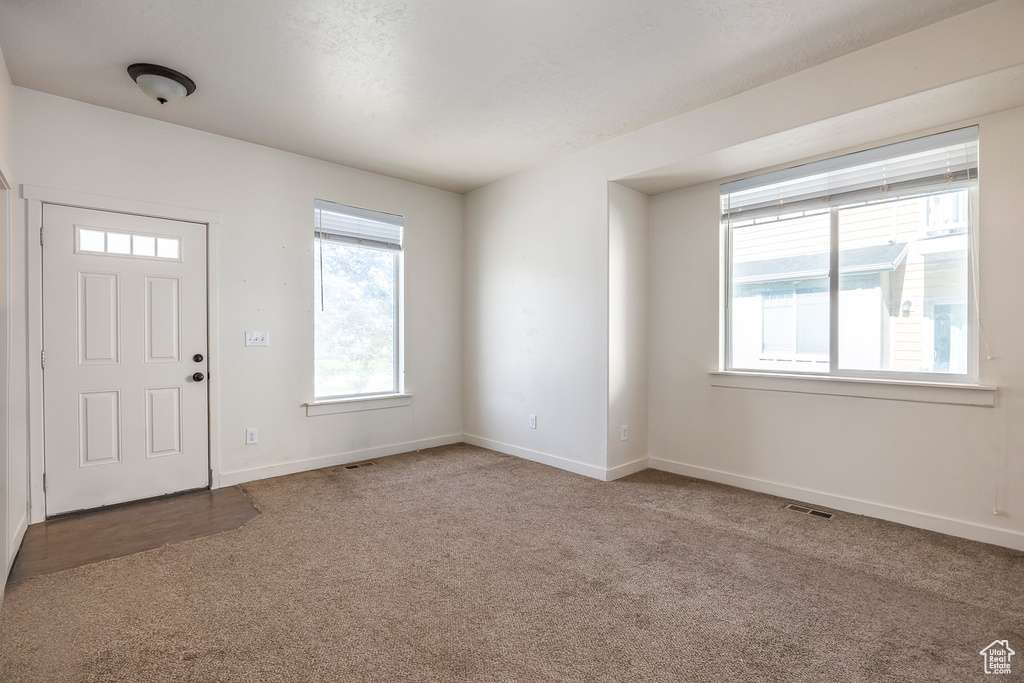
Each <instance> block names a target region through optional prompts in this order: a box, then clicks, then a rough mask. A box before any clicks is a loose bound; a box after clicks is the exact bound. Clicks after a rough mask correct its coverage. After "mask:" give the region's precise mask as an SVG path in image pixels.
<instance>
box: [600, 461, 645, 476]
mask: <svg viewBox="0 0 1024 683" xmlns="http://www.w3.org/2000/svg"><path fill="white" fill-rule="evenodd" d="M650 466H651V459H650V458H638V459H636V460H633V461H632V462H627V463H626V464H624V465H616V466H615V467H611V468H609V469H608V470H606V475H605V479H604V480H605V481H615V480H616V479H621V478H622V477H626V476H629V475H630V474H635V473H637V472H642V471H643V470H646V469H647V468H648V467H650Z"/></svg>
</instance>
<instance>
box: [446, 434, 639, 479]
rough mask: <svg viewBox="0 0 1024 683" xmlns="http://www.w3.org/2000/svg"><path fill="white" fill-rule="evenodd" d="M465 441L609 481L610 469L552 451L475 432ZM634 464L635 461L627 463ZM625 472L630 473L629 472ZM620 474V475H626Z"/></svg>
mask: <svg viewBox="0 0 1024 683" xmlns="http://www.w3.org/2000/svg"><path fill="white" fill-rule="evenodd" d="M462 436H463V439H462V440H463V441H465V442H466V443H468V444H473V445H474V446H480V447H481V448H488V449H490V450H492V451H498V452H499V453H504V454H505V455H514V456H516V457H518V458H523V459H524V460H532V461H533V462H539V463H541V464H543V465H550V466H551V467H557V468H558V469H560V470H565V471H567V472H573V473H574V474H582V475H583V476H585V477H590V478H592V479H598V480H600V481H608V474H609V470H607V469H605V468H604V467H598V466H597V465H588V464H587V463H584V462H580V461H578V460H570V459H569V458H563V457H561V456H558V455H551V454H550V453H542V452H540V451H533V450H530V449H529V448H522V447H521V446H513V445H512V444H507V443H502V442H500V441H492V440H491V439H485V438H484V437H482V436H477V435H475V434H463V435H462ZM627 464H628V465H632V464H633V463H627ZM625 474H629V473H628V472H627V473H625ZM625 474H620V475H619V476H625Z"/></svg>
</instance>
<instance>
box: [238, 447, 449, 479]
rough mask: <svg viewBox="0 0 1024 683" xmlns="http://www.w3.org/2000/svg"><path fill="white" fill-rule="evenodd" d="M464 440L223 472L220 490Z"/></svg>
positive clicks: (378, 448) (372, 449)
mask: <svg viewBox="0 0 1024 683" xmlns="http://www.w3.org/2000/svg"><path fill="white" fill-rule="evenodd" d="M462 440H463V439H462V434H448V435H446V436H435V437H433V438H429V439H419V440H418V441H406V442H405V443H396V444H391V445H390V446H378V447H377V448H366V449H363V450H361V451H349V452H347V453H336V454H334V455H321V456H318V457H315V458H307V459H305V460H294V461H292V462H282V463H278V464H276V465H263V466H262V467H253V468H250V469H246V470H234V471H233V472H222V473H221V475H220V484H219V485H220V486H221V487H224V486H234V485H235V484H244V483H245V482H247V481H256V480H258V479H269V478H271V477H280V476H283V475H285V474H295V473H297V472H307V471H309V470H318V469H321V468H323V467H334V466H335V465H345V464H348V463H350V462H360V461H363V460H369V459H370V458H383V457H386V456H389V455H398V454H400V453H408V452H410V451H417V450H420V449H423V448H434V447H435V446H449V445H451V444H456V443H461V442H462Z"/></svg>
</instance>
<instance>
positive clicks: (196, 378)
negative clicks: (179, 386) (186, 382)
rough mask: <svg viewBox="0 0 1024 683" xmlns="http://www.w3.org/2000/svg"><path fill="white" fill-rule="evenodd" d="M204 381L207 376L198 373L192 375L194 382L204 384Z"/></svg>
mask: <svg viewBox="0 0 1024 683" xmlns="http://www.w3.org/2000/svg"><path fill="white" fill-rule="evenodd" d="M204 379H206V375H204V374H203V373H201V372H197V373H196V374H194V375H192V381H193V382H202V381H203V380H204Z"/></svg>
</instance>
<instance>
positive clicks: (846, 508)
mask: <svg viewBox="0 0 1024 683" xmlns="http://www.w3.org/2000/svg"><path fill="white" fill-rule="evenodd" d="M650 466H651V468H652V469H656V470H661V471H663V472H672V473H673V474H681V475H683V476H687V477H694V478H695V479H703V480H706V481H713V482H717V483H719V484H727V485H729V486H735V487H737V488H742V489H747V490H749V491H758V492H760V493H767V494H770V495H773V496H778V497H780V498H788V499H792V500H796V501H799V502H803V503H811V504H814V505H820V506H822V507H827V508H832V509H834V510H840V511H842V512H850V513H853V514H856V515H866V516H868V517H874V518H876V519H884V520H888V521H890V522H896V523H898V524H905V525H907V526H912V527H917V528H918V529H926V530H928V531H935V532H938V533H940V534H948V535H950V536H957V537H959V538H966V539H969V540H972V541H980V542H982V543H992V544H994V545H999V546H1003V547H1006V548H1012V549H1014V550H1024V533H1020V532H1017V531H1009V530H1007V529H999V528H996V527H991V526H986V525H983V524H975V523H974V522H964V521H960V520H957V519H950V518H948V517H942V516H939V515H932V514H928V513H926V512H917V511H915V510H908V509H906V508H899V507H894V506H890V505H884V504H882V503H873V502H871V501H867V500H860V499H858V498H849V497H847V496H838V495H835V494H831V493H824V492H822V491H815V490H812V489H805V488H801V487H798V486H790V485H789V484H782V483H779V482H774V481H768V480H765V479H758V478H756V477H748V476H744V475H741V474H732V473H731V472H723V471H721V470H714V469H711V468H707V467H699V466H696V465H687V464H684V463H679V462H674V461H671V460H662V459H660V458H651V459H650Z"/></svg>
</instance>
